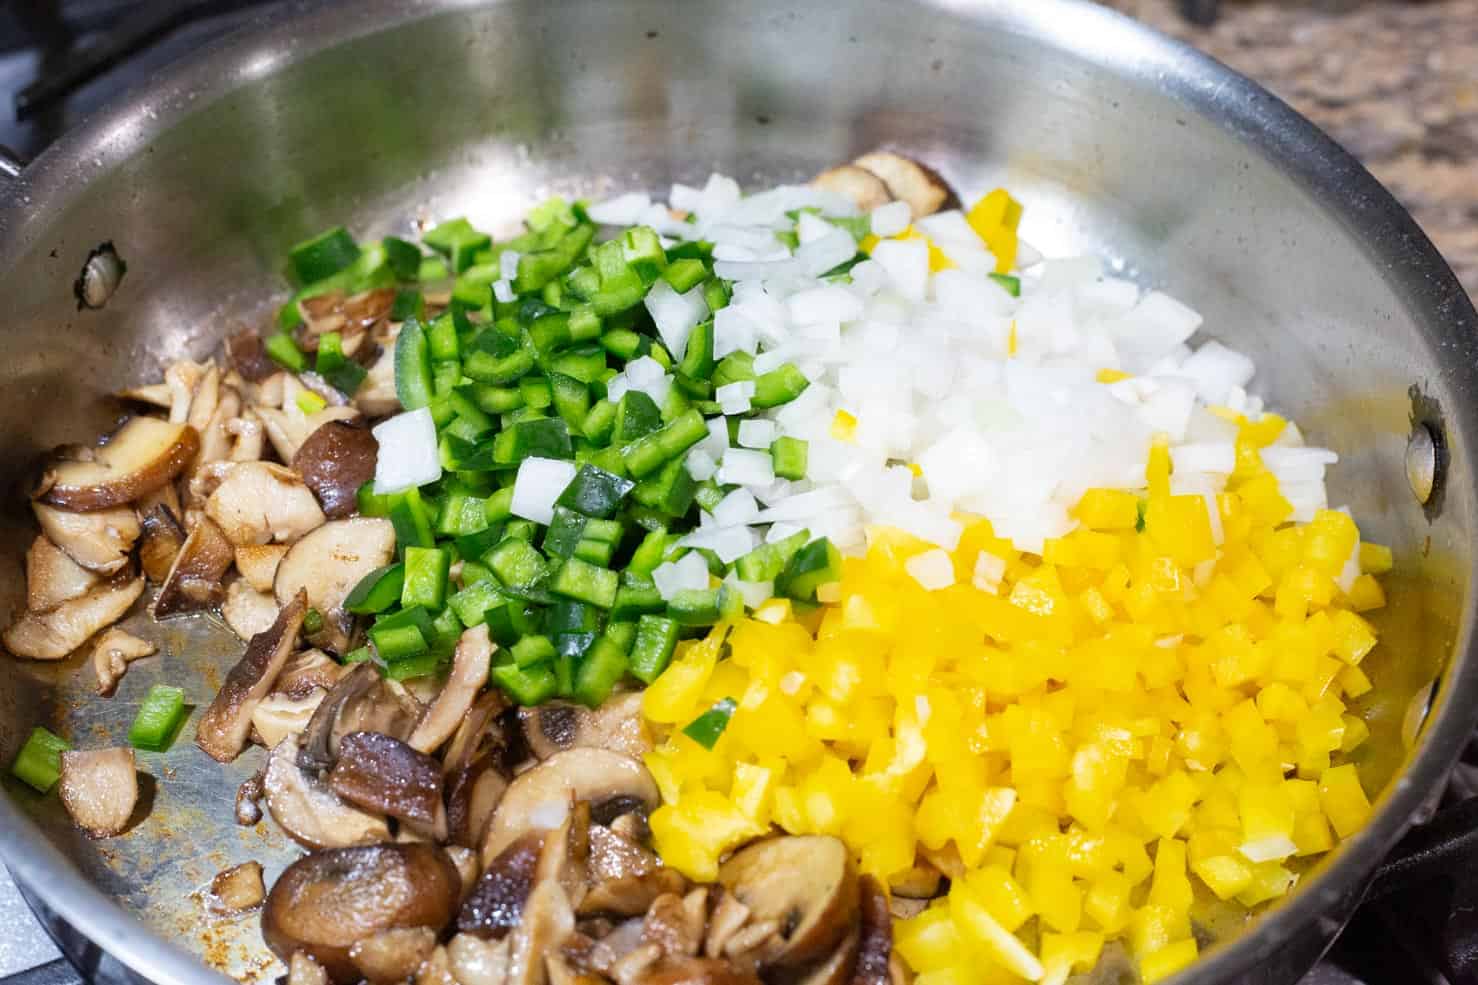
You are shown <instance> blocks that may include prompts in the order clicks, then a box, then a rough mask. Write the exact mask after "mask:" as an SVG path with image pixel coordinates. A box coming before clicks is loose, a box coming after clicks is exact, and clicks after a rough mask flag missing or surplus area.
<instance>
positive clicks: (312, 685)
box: [272, 650, 349, 698]
mask: <svg viewBox="0 0 1478 985" xmlns="http://www.w3.org/2000/svg"><path fill="white" fill-rule="evenodd" d="M347 673H349V668H347V667H345V666H344V665H343V664H341V663H339V662H338V661H336V660H334V659H333V658H332V657H330V656H329V655H328V654H326V653H324V652H323V651H322V650H303V651H302V652H301V653H294V654H293V655H292V656H291V657H289V658H288V661H287V664H286V665H285V666H284V667H283V668H282V673H281V674H278V675H277V683H276V684H274V685H272V691H273V693H274V694H282V695H286V696H287V697H289V698H306V697H307V696H308V695H309V694H311V693H313V692H314V691H316V690H322V691H325V692H328V691H332V690H333V689H334V687H335V686H336V685H337V684H338V683H339V681H341V680H343V679H344V675H345V674H347Z"/></svg>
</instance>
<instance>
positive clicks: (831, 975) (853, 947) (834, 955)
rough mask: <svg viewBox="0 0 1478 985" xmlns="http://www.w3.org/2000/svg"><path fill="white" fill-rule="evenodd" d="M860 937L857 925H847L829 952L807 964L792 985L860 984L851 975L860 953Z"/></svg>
mask: <svg viewBox="0 0 1478 985" xmlns="http://www.w3.org/2000/svg"><path fill="white" fill-rule="evenodd" d="M861 938H862V935H861V932H860V931H859V930H858V928H857V927H855V926H854V927H849V928H848V929H847V933H846V936H844V937H843V938H842V941H841V943H840V944H838V945H837V946H836V948H835V949H834V950H833V951H832V952H831V954H830V955H829V956H828V957H826V958H824V959H823V960H821V961H818V962H816V963H815V964H812V965H809V966H807V967H806V968H805V969H804V970H803V971H802V972H801V974H800V975H799V976H797V977H796V978H795V979H794V985H848V983H849V982H853V983H856V985H861V982H860V981H858V980H857V979H855V978H854V977H853V974H854V971H855V970H856V968H857V959H858V957H859V954H860V942H861Z"/></svg>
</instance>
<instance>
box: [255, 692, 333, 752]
mask: <svg viewBox="0 0 1478 985" xmlns="http://www.w3.org/2000/svg"><path fill="white" fill-rule="evenodd" d="M326 694H328V692H327V691H324V690H322V689H321V688H320V689H315V690H313V691H311V692H309V693H308V694H306V695H304V696H303V697H300V698H293V697H289V696H288V695H285V694H276V693H273V694H269V695H267V696H266V697H265V698H263V699H262V700H261V701H259V702H257V706H256V708H255V709H254V710H253V711H252V713H251V727H252V733H253V738H255V739H256V740H257V741H259V742H260V743H261V744H262V745H264V746H266V747H267V748H268V749H276V748H277V746H278V745H279V744H281V742H282V740H283V739H285V738H287V737H288V736H290V735H300V734H302V732H303V730H304V729H306V728H307V727H308V723H309V722H310V721H312V720H313V713H314V712H315V711H317V710H318V706H319V704H321V703H322V702H323V699H324V696H325V695H326Z"/></svg>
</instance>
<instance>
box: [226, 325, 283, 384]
mask: <svg viewBox="0 0 1478 985" xmlns="http://www.w3.org/2000/svg"><path fill="white" fill-rule="evenodd" d="M226 358H227V359H228V360H229V361H230V363H231V368H232V369H234V370H236V372H238V373H240V374H241V378H242V379H244V380H246V381H248V382H250V383H257V382H259V381H261V380H265V379H266V378H267V377H269V376H271V375H272V374H273V373H275V372H277V364H276V363H274V362H273V361H272V360H271V358H269V357H268V355H267V347H266V345H265V344H264V343H263V342H262V335H261V333H260V332H255V331H252V330H251V329H249V328H247V329H242V330H241V331H239V332H233V333H232V334H230V335H228V336H226Z"/></svg>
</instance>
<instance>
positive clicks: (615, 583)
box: [549, 557, 620, 609]
mask: <svg viewBox="0 0 1478 985" xmlns="http://www.w3.org/2000/svg"><path fill="white" fill-rule="evenodd" d="M619 586H620V575H618V574H617V573H616V572H614V571H612V570H611V569H609V568H602V567H597V566H596V565H593V564H590V563H589V562H586V561H582V560H580V559H579V558H576V557H572V558H569V559H567V560H566V561H565V562H564V564H562V565H560V567H559V570H558V571H556V572H555V573H554V577H553V578H551V579H550V581H549V590H550V591H552V592H554V593H555V594H558V595H563V596H565V597H566V598H572V599H578V600H579V601H581V602H589V603H590V604H591V605H594V606H598V607H600V608H602V609H609V608H610V607H611V606H612V605H614V604H615V602H616V589H617V588H618V587H619Z"/></svg>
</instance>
